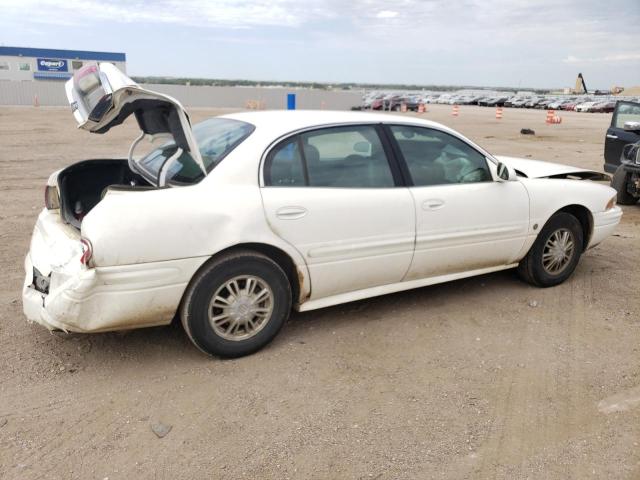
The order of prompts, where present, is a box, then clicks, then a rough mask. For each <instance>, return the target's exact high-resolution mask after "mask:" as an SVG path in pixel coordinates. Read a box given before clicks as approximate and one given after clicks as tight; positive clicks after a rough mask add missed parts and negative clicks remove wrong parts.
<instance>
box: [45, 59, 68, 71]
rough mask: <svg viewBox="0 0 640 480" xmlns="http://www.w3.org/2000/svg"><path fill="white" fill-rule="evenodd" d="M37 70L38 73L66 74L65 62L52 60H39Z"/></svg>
mask: <svg viewBox="0 0 640 480" xmlns="http://www.w3.org/2000/svg"><path fill="white" fill-rule="evenodd" d="M38 70H39V71H40V72H66V71H68V70H67V61H66V60H58V59H54V58H39V59H38Z"/></svg>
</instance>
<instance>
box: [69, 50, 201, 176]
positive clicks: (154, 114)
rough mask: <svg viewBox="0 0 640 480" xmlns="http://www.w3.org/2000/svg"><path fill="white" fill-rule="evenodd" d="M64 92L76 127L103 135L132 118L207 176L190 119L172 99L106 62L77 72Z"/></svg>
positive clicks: (144, 129)
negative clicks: (168, 138) (173, 146)
mask: <svg viewBox="0 0 640 480" xmlns="http://www.w3.org/2000/svg"><path fill="white" fill-rule="evenodd" d="M65 90H66V94H67V99H68V101H69V104H70V105H71V111H72V112H73V116H74V117H75V119H76V121H77V122H78V128H82V129H83V130H88V131H90V132H93V133H106V132H108V131H109V130H110V129H111V128H113V127H115V126H117V125H120V124H121V123H122V122H124V121H125V120H126V119H127V118H128V117H129V116H130V115H135V118H136V120H137V122H138V126H139V127H140V130H141V131H142V134H143V135H149V136H155V135H158V136H160V135H171V137H173V140H174V141H175V143H176V145H177V146H178V147H179V148H181V149H182V150H183V151H186V152H189V153H190V155H191V157H192V158H193V159H194V160H195V162H196V163H197V164H198V165H199V166H200V168H201V169H202V171H203V172H204V174H205V175H206V174H207V171H206V168H205V166H204V163H203V161H202V157H201V155H200V150H199V149H198V144H197V142H196V139H195V136H194V134H193V131H192V130H191V123H190V122H189V117H188V115H187V113H186V112H185V110H184V107H183V106H182V104H181V103H180V102H179V101H178V100H176V99H175V98H172V97H170V96H168V95H164V94H162V93H159V92H154V91H153V90H148V89H146V88H142V87H140V85H138V84H137V83H136V82H134V81H133V80H132V79H130V78H129V77H127V76H126V75H125V74H124V73H122V72H121V71H120V70H119V69H118V68H117V67H116V66H115V65H113V64H111V63H106V62H105V63H99V64H90V65H87V66H85V67H83V68H82V69H81V70H79V71H77V72H76V73H75V74H74V76H73V78H71V79H70V80H68V81H67V82H66V84H65ZM130 161H131V159H130Z"/></svg>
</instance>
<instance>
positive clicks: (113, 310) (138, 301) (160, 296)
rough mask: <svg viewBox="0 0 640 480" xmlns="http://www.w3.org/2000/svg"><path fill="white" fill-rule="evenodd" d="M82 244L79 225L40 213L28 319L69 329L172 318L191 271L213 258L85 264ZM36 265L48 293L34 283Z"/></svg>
mask: <svg viewBox="0 0 640 480" xmlns="http://www.w3.org/2000/svg"><path fill="white" fill-rule="evenodd" d="M79 245H80V244H79V235H78V234H77V231H76V232H73V231H71V230H69V228H68V226H67V225H66V224H64V222H62V221H61V220H60V219H59V215H56V214H55V213H50V212H48V211H46V210H44V211H43V212H42V213H41V214H40V216H39V217H38V221H37V223H36V227H35V228H34V231H33V237H32V239H31V247H30V250H29V253H28V254H27V256H26V258H25V262H24V266H25V280H24V284H23V289H22V304H23V310H24V314H25V316H26V317H27V319H28V320H29V321H32V322H37V323H39V324H41V325H43V326H45V327H47V328H48V329H50V330H64V331H70V332H102V331H108V330H124V329H131V328H139V327H148V326H154V325H164V324H167V323H170V322H171V320H172V318H173V316H174V315H175V313H176V310H177V308H178V305H179V303H180V300H181V298H182V295H183V293H184V290H185V288H186V286H187V284H188V283H189V281H190V279H191V277H192V276H193V274H194V273H195V272H196V271H197V269H198V268H200V266H201V265H202V264H203V263H204V262H205V261H206V260H207V258H208V257H195V258H185V259H179V260H169V261H164V262H153V263H138V264H133V265H122V266H110V267H96V268H86V267H84V266H82V265H81V263H80V255H81V253H82V251H81V249H80V246H79ZM122 248H126V245H123V246H122ZM34 267H35V268H37V269H38V271H39V272H42V274H43V275H44V276H47V277H48V278H49V288H48V293H42V292H41V291H38V290H36V288H35V287H34V285H33V277H34V270H33V269H34Z"/></svg>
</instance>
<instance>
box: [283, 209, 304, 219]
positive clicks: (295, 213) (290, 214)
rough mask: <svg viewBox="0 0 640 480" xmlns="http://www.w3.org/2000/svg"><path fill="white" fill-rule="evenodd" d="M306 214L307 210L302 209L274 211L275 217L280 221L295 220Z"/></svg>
mask: <svg viewBox="0 0 640 480" xmlns="http://www.w3.org/2000/svg"><path fill="white" fill-rule="evenodd" d="M306 214H307V209H306V208H304V207H281V208H279V209H278V210H277V211H276V217H278V218H281V219H282V220H296V219H298V218H302V217H304V216H305V215H306Z"/></svg>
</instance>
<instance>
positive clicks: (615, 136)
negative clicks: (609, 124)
mask: <svg viewBox="0 0 640 480" xmlns="http://www.w3.org/2000/svg"><path fill="white" fill-rule="evenodd" d="M607 138H613V139H614V140H617V139H618V136H617V135H612V134H610V133H607Z"/></svg>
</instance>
